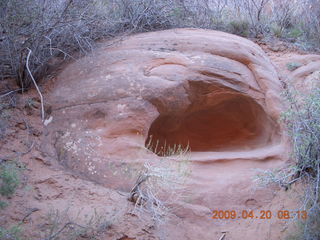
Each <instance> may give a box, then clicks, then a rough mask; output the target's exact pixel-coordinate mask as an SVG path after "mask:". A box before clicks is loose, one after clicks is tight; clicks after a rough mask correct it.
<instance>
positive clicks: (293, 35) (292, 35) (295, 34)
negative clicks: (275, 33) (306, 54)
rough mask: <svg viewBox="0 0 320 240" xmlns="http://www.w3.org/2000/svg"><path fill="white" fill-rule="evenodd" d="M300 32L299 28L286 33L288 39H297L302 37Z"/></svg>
mask: <svg viewBox="0 0 320 240" xmlns="http://www.w3.org/2000/svg"><path fill="white" fill-rule="evenodd" d="M302 33H303V32H302V31H301V30H300V29H299V28H293V29H291V30H290V31H289V32H288V37H290V38H295V39H296V38H298V37H300V36H301V35H302Z"/></svg>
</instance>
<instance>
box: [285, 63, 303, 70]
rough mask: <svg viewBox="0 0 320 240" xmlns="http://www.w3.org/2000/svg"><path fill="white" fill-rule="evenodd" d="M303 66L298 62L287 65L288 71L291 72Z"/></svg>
mask: <svg viewBox="0 0 320 240" xmlns="http://www.w3.org/2000/svg"><path fill="white" fill-rule="evenodd" d="M301 66H302V64H301V63H298V62H289V63H287V69H288V70H289V71H294V70H296V69H297V68H299V67H301Z"/></svg>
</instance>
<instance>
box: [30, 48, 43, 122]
mask: <svg viewBox="0 0 320 240" xmlns="http://www.w3.org/2000/svg"><path fill="white" fill-rule="evenodd" d="M27 49H28V51H29V53H28V56H27V62H26V67H27V70H28V73H29V75H30V77H31V80H32V82H33V84H34V86H35V87H36V89H37V92H38V94H39V96H40V102H41V120H42V122H44V117H45V115H44V114H45V113H44V102H43V96H42V93H41V91H40V89H39V87H38V84H37V82H36V80H35V79H34V77H33V75H32V73H31V71H30V68H29V59H30V56H31V53H32V50H31V49H30V48H27Z"/></svg>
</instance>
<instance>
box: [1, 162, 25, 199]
mask: <svg viewBox="0 0 320 240" xmlns="http://www.w3.org/2000/svg"><path fill="white" fill-rule="evenodd" d="M19 171H20V169H19V168H18V167H17V165H16V164H15V163H11V162H5V163H2V164H1V165H0V194H1V195H2V196H6V197H10V196H12V195H13V194H14V193H15V191H16V189H17V187H18V186H19V184H20V177H19Z"/></svg>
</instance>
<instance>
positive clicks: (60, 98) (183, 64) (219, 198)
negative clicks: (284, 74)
mask: <svg viewBox="0 0 320 240" xmlns="http://www.w3.org/2000/svg"><path fill="white" fill-rule="evenodd" d="M280 91H281V83H280V80H279V77H278V74H277V72H276V70H275V68H274V66H273V65H272V63H271V62H270V60H269V59H268V57H267V56H266V55H265V53H264V52H263V51H262V49H261V48H260V47H259V46H257V45H255V44H254V43H253V42H251V41H249V40H246V39H244V38H241V37H237V36H234V35H231V34H227V33H222V32H217V31H209V30H196V29H174V30H168V31H161V32H153V33H143V34H138V35H134V36H131V37H129V38H127V39H125V40H118V41H116V42H113V43H110V42H108V43H105V44H103V45H102V47H100V48H99V49H98V50H97V51H95V52H94V53H93V54H92V55H91V56H88V57H85V58H83V59H80V60H79V61H76V62H75V63H72V64H70V65H69V66H68V67H67V68H66V69H65V70H64V71H63V72H62V73H61V74H60V75H59V76H58V77H57V79H55V82H54V85H53V87H52V92H51V93H50V95H49V96H48V99H49V100H48V101H49V103H50V104H51V105H52V107H53V113H52V115H53V121H52V123H50V124H49V126H48V128H49V130H50V134H49V135H48V137H49V138H50V139H51V141H52V145H53V146H54V151H55V153H56V155H57V158H58V159H59V161H60V162H61V163H62V164H63V165H64V166H66V167H67V168H69V169H71V170H73V171H74V172H76V173H78V174H82V175H83V176H85V177H87V178H89V179H91V180H93V181H96V182H98V183H100V184H103V185H105V186H108V187H112V188H115V189H121V190H126V191H128V190H130V187H132V184H133V181H134V176H135V174H136V172H137V171H138V170H139V167H140V166H141V164H143V162H144V161H145V160H146V159H154V160H155V161H157V160H159V159H161V158H163V155H165V152H167V151H168V146H169V148H170V147H172V146H174V145H182V147H183V148H186V147H187V146H189V147H190V149H191V152H190V156H188V159H189V160H190V162H191V170H192V174H191V176H190V178H189V180H188V186H187V189H188V190H189V191H190V192H191V193H192V195H191V196H190V198H189V200H188V201H187V202H184V203H181V205H183V208H182V209H185V210H180V211H179V212H177V214H178V215H179V216H180V217H186V218H189V219H193V220H192V221H195V220H194V219H200V220H199V222H201V225H198V226H199V228H201V227H208V226H211V225H212V223H210V222H209V221H208V220H207V219H206V220H204V218H210V211H211V210H212V209H213V208H225V209H231V208H233V209H243V208H247V207H250V208H259V207H261V206H263V204H264V202H266V201H267V200H268V199H269V200H270V199H271V198H272V196H273V195H272V194H271V192H272V191H271V190H270V192H269V193H266V191H263V192H261V191H259V190H257V191H252V188H253V183H252V179H251V177H252V176H254V174H255V173H254V172H253V171H252V168H262V169H265V168H270V167H275V166H279V165H280V164H282V162H283V159H284V155H283V154H285V148H284V139H283V136H282V131H281V126H280V125H279V123H278V120H279V114H280V111H281V104H280V99H279V94H280ZM156 143H158V144H156ZM146 145H148V146H149V148H150V149H151V150H153V152H152V151H150V150H146ZM156 145H157V150H156ZM169 158H171V160H172V161H175V157H174V156H169ZM186 209H189V210H186ZM190 209H192V211H190ZM190 214H191V215H192V217H190ZM195 216H198V218H196V217H195ZM199 222H198V223H199ZM210 224H211V225H210ZM203 234H204V236H205V235H206V234H207V233H203ZM208 234H209V233H208ZM190 239H196V238H192V237H191V238H190ZM198 239H199V238H198ZM206 239H208V238H206Z"/></svg>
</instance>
